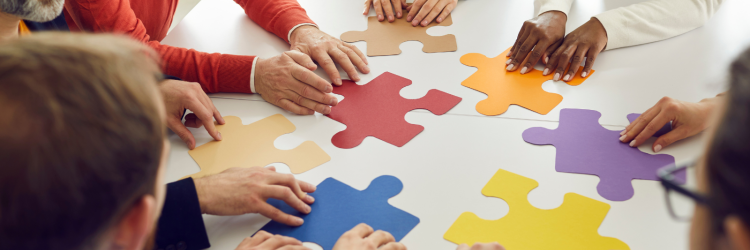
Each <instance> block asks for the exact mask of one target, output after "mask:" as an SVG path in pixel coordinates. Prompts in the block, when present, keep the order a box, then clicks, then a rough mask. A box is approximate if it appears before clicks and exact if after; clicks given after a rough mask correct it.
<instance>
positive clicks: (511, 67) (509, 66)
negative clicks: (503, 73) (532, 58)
mask: <svg viewBox="0 0 750 250" xmlns="http://www.w3.org/2000/svg"><path fill="white" fill-rule="evenodd" d="M511 69H513V64H511V65H508V67H507V68H505V70H511Z"/></svg>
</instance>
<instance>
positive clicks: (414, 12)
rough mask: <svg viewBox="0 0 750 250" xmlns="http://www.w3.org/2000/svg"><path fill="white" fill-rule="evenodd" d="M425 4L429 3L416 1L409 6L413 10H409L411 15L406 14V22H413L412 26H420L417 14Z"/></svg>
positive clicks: (425, 0) (422, 0)
mask: <svg viewBox="0 0 750 250" xmlns="http://www.w3.org/2000/svg"><path fill="white" fill-rule="evenodd" d="M425 2H427V0H414V2H413V3H411V5H410V6H409V8H411V9H409V14H406V21H407V22H411V26H417V24H419V20H416V15H417V12H419V10H420V9H422V5H424V3H425ZM415 20H416V21H415Z"/></svg>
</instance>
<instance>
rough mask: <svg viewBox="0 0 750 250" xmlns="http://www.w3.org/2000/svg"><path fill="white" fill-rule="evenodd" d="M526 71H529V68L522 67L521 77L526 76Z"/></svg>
mask: <svg viewBox="0 0 750 250" xmlns="http://www.w3.org/2000/svg"><path fill="white" fill-rule="evenodd" d="M528 69H529V67H525V66H524V67H523V68H522V69H521V74H522V75H523V74H526V70H528Z"/></svg>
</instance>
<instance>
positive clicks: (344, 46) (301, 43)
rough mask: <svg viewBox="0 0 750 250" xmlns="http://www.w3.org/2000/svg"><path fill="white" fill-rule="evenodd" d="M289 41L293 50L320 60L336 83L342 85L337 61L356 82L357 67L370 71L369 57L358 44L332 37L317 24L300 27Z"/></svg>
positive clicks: (357, 77)
mask: <svg viewBox="0 0 750 250" xmlns="http://www.w3.org/2000/svg"><path fill="white" fill-rule="evenodd" d="M289 43H290V44H291V45H292V47H291V49H292V50H297V51H300V52H302V53H305V54H307V55H309V56H310V57H312V59H313V60H315V61H316V62H318V64H320V67H323V70H325V72H326V74H328V76H329V77H331V81H332V82H333V83H334V84H336V85H339V86H341V76H340V75H339V71H338V70H337V69H336V64H335V63H338V64H339V65H341V68H343V69H344V72H346V74H347V75H349V78H351V79H352V80H353V81H355V82H357V81H359V74H357V69H359V71H361V72H362V73H365V74H367V73H370V68H369V67H367V58H366V57H365V54H363V53H362V51H359V49H358V48H357V46H354V45H351V44H348V43H345V42H344V41H341V39H338V38H335V37H332V36H330V35H328V34H326V33H325V32H323V31H320V30H319V29H318V28H317V27H315V26H310V25H305V26H301V27H298V28H297V29H296V30H294V32H293V33H292V36H291V39H290V40H289ZM355 65H356V68H355V67H354V66H355Z"/></svg>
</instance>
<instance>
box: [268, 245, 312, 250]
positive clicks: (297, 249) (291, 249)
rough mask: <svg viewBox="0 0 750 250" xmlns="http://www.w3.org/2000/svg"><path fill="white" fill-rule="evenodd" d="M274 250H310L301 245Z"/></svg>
mask: <svg viewBox="0 0 750 250" xmlns="http://www.w3.org/2000/svg"><path fill="white" fill-rule="evenodd" d="M276 250H310V248H307V247H306V246H303V245H286V246H283V247H281V248H279V249H276Z"/></svg>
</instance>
